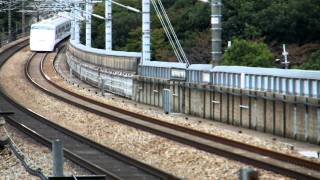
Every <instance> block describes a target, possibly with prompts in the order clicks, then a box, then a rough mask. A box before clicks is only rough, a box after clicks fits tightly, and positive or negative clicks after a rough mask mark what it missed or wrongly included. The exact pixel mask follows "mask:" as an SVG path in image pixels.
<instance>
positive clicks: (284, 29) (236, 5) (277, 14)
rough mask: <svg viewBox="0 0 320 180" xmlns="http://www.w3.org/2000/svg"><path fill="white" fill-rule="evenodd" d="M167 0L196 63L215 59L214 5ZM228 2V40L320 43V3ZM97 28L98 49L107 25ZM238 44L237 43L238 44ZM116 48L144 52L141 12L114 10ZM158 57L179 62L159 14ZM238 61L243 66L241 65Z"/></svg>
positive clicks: (155, 30) (128, 0)
mask: <svg viewBox="0 0 320 180" xmlns="http://www.w3.org/2000/svg"><path fill="white" fill-rule="evenodd" d="M119 2H121V3H123V4H126V5H129V6H133V7H136V8H138V9H141V2H140V1H133V0H119ZM162 2H163V4H164V5H165V8H166V10H167V13H168V15H169V17H170V19H171V22H172V24H173V26H174V29H175V31H176V33H177V34H178V37H179V39H180V42H181V44H182V46H183V48H184V50H185V51H186V53H187V56H188V58H189V60H190V61H191V62H192V63H209V62H210V56H211V55H210V51H211V42H210V38H211V32H210V6H209V4H207V3H203V2H200V1H197V0H176V1H171V0H162ZM223 3H224V6H223V40H224V42H227V40H231V39H233V38H240V39H247V40H254V41H257V40H258V41H264V42H265V43H267V44H268V45H269V46H270V47H271V46H273V47H274V46H280V47H281V44H282V43H295V44H305V43H309V42H313V43H314V42H315V43H319V41H320V33H318V30H319V29H320V13H319V12H320V1H319V0H304V1H301V0H273V1H270V0H259V1H256V0H228V1H226V0H225V1H223ZM95 11H96V13H98V14H101V15H103V14H104V5H103V4H98V5H96V7H95ZM93 26H94V28H96V31H94V32H93V39H94V46H95V47H99V48H104V22H102V21H101V20H98V19H94V22H93ZM238 42H242V41H238ZM238 42H236V43H233V44H234V45H237V43H238ZM225 44H226V43H224V45H225ZM253 46H255V44H254V45H253ZM248 47H251V46H248ZM259 47H260V46H259ZM113 48H114V49H116V50H125V51H141V14H136V13H132V12H129V11H127V10H125V9H123V8H120V7H117V6H114V7H113ZM152 53H153V54H152V55H153V59H156V60H168V61H176V58H175V56H174V54H173V52H172V49H171V46H170V44H169V42H168V39H167V38H166V35H165V33H164V30H163V29H162V27H161V24H160V22H159V20H158V18H157V16H156V15H155V14H154V12H153V14H152ZM261 56H265V55H261ZM268 58H269V55H268ZM256 59H257V61H258V60H259V58H256ZM235 63H236V64H237V61H235ZM239 63H240V62H239ZM244 64H247V65H253V66H265V65H266V66H270V63H265V62H261V63H258V62H241V63H240V64H239V65H244Z"/></svg>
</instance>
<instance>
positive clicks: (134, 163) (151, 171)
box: [25, 55, 179, 179]
mask: <svg viewBox="0 0 320 180" xmlns="http://www.w3.org/2000/svg"><path fill="white" fill-rule="evenodd" d="M32 56H33V55H31V56H30V58H29V59H28V62H27V64H26V65H25V76H26V77H27V79H28V81H29V82H30V83H31V84H33V85H34V86H35V87H37V88H40V89H41V90H43V91H45V92H50V91H49V90H48V89H46V88H44V87H42V86H41V85H40V84H38V83H37V82H36V81H35V80H33V78H32V77H31V75H30V73H29V71H28V68H29V65H30V62H31V60H32ZM44 59H45V57H43V58H42V60H41V62H43V60H44ZM41 66H42V63H40V64H39V68H40V67H41ZM42 75H43V74H42ZM47 123H50V122H47ZM50 125H51V126H58V125H56V124H54V123H50ZM59 129H60V128H59ZM62 129H63V132H67V133H68V135H70V134H75V133H73V132H72V131H70V130H68V129H66V128H62ZM77 136H79V137H81V139H82V140H81V141H86V140H83V139H87V138H85V137H83V136H80V135H77ZM74 138H76V137H74ZM87 140H88V139H87ZM88 141H91V140H88ZM88 144H90V146H93V147H95V148H96V149H99V150H100V151H103V152H104V153H108V154H110V155H111V156H113V157H114V158H117V159H119V160H121V161H123V162H125V163H127V164H130V165H132V166H134V167H137V168H138V169H140V170H141V171H144V172H146V173H148V174H151V175H153V176H156V177H159V179H179V178H178V177H175V176H173V175H171V174H168V173H166V172H164V171H162V170H160V169H157V168H154V167H152V166H149V165H146V164H144V163H141V162H140V161H137V160H135V159H133V158H130V157H128V156H126V155H124V154H121V153H119V152H116V151H114V150H112V149H109V148H106V147H105V146H102V145H100V144H98V143H94V142H90V143H88Z"/></svg>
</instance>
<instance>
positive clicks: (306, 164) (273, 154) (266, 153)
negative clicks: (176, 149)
mask: <svg viewBox="0 0 320 180" xmlns="http://www.w3.org/2000/svg"><path fill="white" fill-rule="evenodd" d="M42 64H43V63H42ZM55 70H56V69H55ZM41 74H42V75H43V77H44V78H46V79H47V81H48V82H49V83H50V84H52V85H53V86H55V87H56V88H58V89H60V90H62V91H64V92H65V93H68V94H70V95H72V96H74V97H77V98H80V99H83V100H86V101H88V102H90V103H92V104H96V105H98V106H102V107H104V108H107V109H111V110H113V111H116V112H120V113H122V114H125V115H129V116H132V117H135V118H138V119H142V120H144V121H146V122H151V123H154V124H157V125H160V126H163V127H167V128H170V129H174V130H176V131H180V132H184V133H188V134H192V135H194V136H197V137H201V138H204V139H207V140H210V141H213V142H218V143H221V144H225V145H228V146H231V147H235V148H239V149H242V150H246V151H249V152H252V153H255V154H258V155H259V156H267V157H271V158H272V159H276V160H279V161H283V162H286V163H293V164H296V165H298V166H302V167H305V168H308V169H312V170H316V171H319V169H320V166H319V163H316V162H312V161H308V160H305V159H301V158H297V157H294V156H290V155H286V154H283V153H279V152H275V151H271V150H267V149H263V148H259V147H256V146H252V145H248V144H244V143H241V142H237V141H233V140H230V139H226V138H222V137H219V136H215V135H211V134H207V133H203V132H200V131H195V130H192V129H189V128H185V127H181V126H178V125H174V124H171V123H167V122H163V121H160V120H157V119H154V118H151V117H147V116H144V115H140V114H136V113H133V112H130V111H126V110H123V109H119V108H117V107H114V106H110V105H107V104H104V103H101V102H97V101H95V100H93V99H90V98H86V97H83V96H81V95H79V94H77V93H74V92H72V91H69V90H67V89H64V88H62V87H61V86H59V85H58V84H56V83H55V82H53V81H52V80H51V79H50V77H49V76H47V75H46V74H45V73H44V71H43V67H42V66H41ZM47 93H48V94H50V95H52V96H54V97H57V98H59V99H61V100H63V101H65V102H68V103H71V104H73V105H76V106H78V107H82V108H83V109H85V110H88V111H91V112H94V113H96V114H99V115H103V116H105V117H108V118H111V119H113V120H116V121H118V122H121V123H124V124H127V125H130V126H133V127H136V128H139V129H142V130H145V131H148V132H152V133H155V134H157V135H161V136H164V137H167V138H169V139H173V140H176V141H179V142H182V143H184V144H188V145H192V146H194V147H196V148H198V149H202V150H205V151H207V152H214V153H216V154H219V155H222V156H225V157H229V158H232V159H236V160H240V161H241V162H246V163H248V164H252V165H255V166H257V167H261V168H263V169H267V170H271V171H274V172H277V173H281V174H283V175H286V176H290V177H299V178H309V179H317V178H316V177H314V176H312V175H308V174H303V173H300V172H293V171H292V170H288V169H286V168H285V167H279V166H278V167H275V166H272V165H270V164H268V163H267V162H261V161H257V160H254V159H250V157H241V156H239V154H235V153H232V152H227V151H223V150H221V149H217V148H214V147H210V146H207V145H205V144H200V143H198V142H194V141H193V142H192V141H190V140H187V139H185V138H181V137H178V136H175V135H172V134H170V133H167V132H162V131H160V130H157V129H152V128H150V127H146V126H142V125H138V124H136V123H132V122H128V121H126V120H125V119H121V118H119V117H115V116H113V115H110V114H106V113H103V112H98V111H96V110H94V109H91V108H89V107H86V106H83V105H81V104H77V103H76V102H73V101H70V100H68V99H65V98H63V97H58V96H57V95H55V94H54V93H53V92H47ZM226 153H227V154H226Z"/></svg>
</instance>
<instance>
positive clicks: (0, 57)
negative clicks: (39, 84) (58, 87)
mask: <svg viewBox="0 0 320 180" xmlns="http://www.w3.org/2000/svg"><path fill="white" fill-rule="evenodd" d="M27 45H28V42H27V41H24V42H23V45H21V43H19V44H17V45H16V46H14V47H12V48H9V49H8V50H6V51H4V52H2V53H1V54H0V67H1V66H2V65H3V64H4V62H6V61H7V60H8V59H9V57H11V56H12V55H13V54H14V53H15V52H17V51H19V50H20V49H21V48H23V47H25V46H27ZM34 55H35V54H32V55H31V56H30V57H29V58H31V57H33V56H34ZM27 64H28V63H27ZM0 105H1V106H0V109H2V110H4V111H12V112H14V113H15V115H13V116H7V115H5V118H6V120H7V122H8V123H9V124H11V125H13V126H14V127H16V128H18V129H19V130H21V131H22V132H24V133H26V134H27V135H29V136H31V137H32V138H33V139H35V140H36V141H38V142H40V143H41V144H43V145H45V146H47V147H49V148H51V141H50V140H49V139H48V138H47V137H45V136H43V135H42V134H41V133H38V132H36V131H39V130H38V129H37V128H33V129H32V128H30V127H28V126H27V124H28V122H35V121H38V122H40V123H42V124H44V125H46V126H47V127H50V128H48V129H46V131H50V129H54V130H55V131H57V132H58V131H60V132H62V133H63V134H64V135H66V136H68V137H71V138H74V139H75V140H77V141H79V142H80V143H83V144H84V143H86V144H87V146H88V147H93V148H95V149H97V151H101V152H103V153H105V154H108V155H111V156H112V157H113V158H114V159H120V160H121V161H124V160H127V161H131V160H132V161H136V160H134V159H131V158H130V157H126V156H123V155H122V154H120V153H118V152H116V151H114V150H112V149H108V148H106V147H104V146H102V145H100V144H98V143H96V142H93V141H91V140H89V139H87V138H85V137H82V136H80V135H78V134H76V133H74V132H72V131H70V130H68V129H66V128H63V127H61V126H58V125H56V124H54V123H52V122H50V121H48V120H47V119H46V118H44V117H42V116H41V115H39V114H36V113H35V112H33V111H32V110H30V109H27V108H25V107H24V106H22V105H20V104H19V103H18V102H16V101H15V100H13V99H12V98H11V97H10V96H9V95H8V94H6V93H5V92H4V90H3V89H2V87H0ZM24 120H25V121H28V122H23V121H24ZM35 129H36V130H35ZM51 134H55V133H52V132H51ZM64 154H65V156H66V157H67V158H68V159H69V160H71V161H73V162H75V163H76V164H78V165H80V166H81V167H83V168H85V169H87V170H89V171H90V172H93V173H95V174H104V175H106V178H107V179H123V178H120V177H119V176H117V175H114V174H113V173H111V172H109V171H106V170H105V169H103V168H101V167H99V166H97V165H95V164H93V163H91V162H89V161H87V160H86V159H83V158H82V157H80V156H79V155H77V154H75V153H73V152H72V151H70V150H68V149H66V148H64ZM98 160H99V161H101V159H98ZM111 165H112V164H111ZM148 174H150V173H148ZM127 176H130V174H128V175H127ZM152 176H155V177H157V178H156V179H178V178H177V177H174V176H172V175H168V174H166V173H163V172H158V174H157V175H152ZM142 177H143V176H140V175H139V178H142ZM136 178H138V177H136ZM125 179H128V178H125ZM129 179H132V178H129Z"/></svg>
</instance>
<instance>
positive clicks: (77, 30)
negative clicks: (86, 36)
mask: <svg viewBox="0 0 320 180" xmlns="http://www.w3.org/2000/svg"><path fill="white" fill-rule="evenodd" d="M75 8H76V9H75V25H74V39H75V43H76V44H79V43H80V20H79V16H80V15H79V14H80V12H79V8H80V6H79V2H76V4H75Z"/></svg>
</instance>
